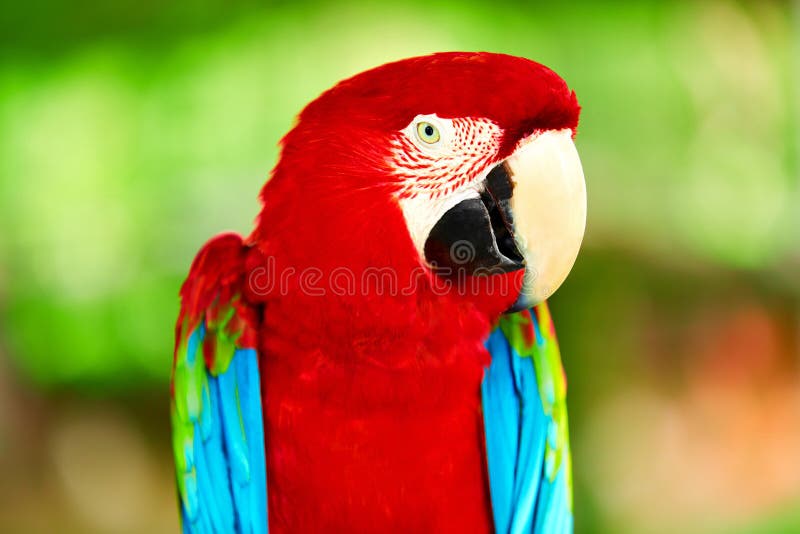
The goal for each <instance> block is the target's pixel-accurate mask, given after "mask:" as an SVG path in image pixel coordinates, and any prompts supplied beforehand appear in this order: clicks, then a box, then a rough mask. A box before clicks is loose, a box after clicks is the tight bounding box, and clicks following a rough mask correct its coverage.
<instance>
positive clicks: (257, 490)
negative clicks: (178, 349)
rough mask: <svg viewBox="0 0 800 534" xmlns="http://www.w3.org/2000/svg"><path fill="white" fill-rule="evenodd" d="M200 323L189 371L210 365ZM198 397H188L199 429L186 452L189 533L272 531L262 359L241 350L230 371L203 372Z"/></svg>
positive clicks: (259, 533) (185, 525)
mask: <svg viewBox="0 0 800 534" xmlns="http://www.w3.org/2000/svg"><path fill="white" fill-rule="evenodd" d="M205 335H206V330H205V327H204V326H203V324H202V323H201V325H200V326H198V327H197V329H196V330H195V331H194V332H192V335H191V336H190V337H189V340H188V343H187V353H188V354H187V358H186V364H187V367H188V368H189V369H192V368H193V367H194V366H195V365H203V366H204V365H205V363H204V361H203V358H202V357H199V356H198V355H197V354H198V352H199V350H198V349H199V347H200V344H201V343H202V341H203V338H204V336H205ZM204 372H205V376H204V377H203V378H204V380H205V383H204V384H203V387H202V388H201V394H200V396H199V398H194V399H187V406H188V407H189V409H188V411H189V417H190V419H191V420H192V422H193V425H194V432H193V434H192V439H191V446H189V447H187V448H186V450H185V456H186V465H187V470H189V471H190V472H188V473H186V475H185V488H186V489H185V493H186V495H185V496H184V499H183V501H184V502H183V506H182V507H181V508H182V511H181V516H182V524H183V532H184V533H209V534H212V533H215V532H237V533H252V534H266V533H267V530H268V529H267V515H266V507H267V506H266V503H267V490H266V467H265V463H266V462H265V451H264V428H263V420H262V411H261V382H260V376H259V370H258V355H257V353H256V351H255V350H253V349H237V350H236V352H235V353H234V355H233V358H232V360H231V363H230V365H229V366H228V369H227V370H225V371H224V372H222V373H220V374H219V375H218V376H213V375H212V374H211V373H210V372H208V371H207V370H204Z"/></svg>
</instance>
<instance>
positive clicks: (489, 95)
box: [171, 52, 586, 534]
mask: <svg viewBox="0 0 800 534" xmlns="http://www.w3.org/2000/svg"><path fill="white" fill-rule="evenodd" d="M579 110H580V108H579V106H578V103H577V99H576V96H575V93H574V92H573V91H572V90H570V89H569V88H568V87H567V84H566V83H565V82H564V81H563V80H562V79H561V78H560V77H559V76H558V75H556V74H555V73H554V72H553V71H552V70H550V69H548V68H546V67H544V66H543V65H541V64H538V63H535V62H533V61H530V60H528V59H523V58H519V57H513V56H508V55H502V54H494V53H463V52H453V53H437V54H433V55H428V56H422V57H416V58H411V59H405V60H401V61H397V62H394V63H389V64H386V65H382V66H380V67H377V68H374V69H372V70H369V71H366V72H363V73H361V74H358V75H356V76H353V77H351V78H349V79H347V80H344V81H342V82H340V83H338V84H337V85H335V86H334V87H333V88H331V89H329V90H328V91H326V92H324V93H323V94H322V95H321V96H319V97H318V98H317V99H316V100H314V101H313V102H311V103H310V104H308V106H307V107H306V108H305V109H304V110H303V111H302V112H301V113H300V115H299V117H298V119H297V121H296V123H295V125H294V126H293V128H292V129H291V130H290V131H289V133H288V134H286V136H285V137H284V138H283V139H282V140H281V153H280V157H279V161H278V163H277V165H276V166H275V168H274V169H273V171H272V173H271V178H270V179H269V180H268V181H267V183H266V185H264V187H263V189H262V191H261V195H260V200H261V203H262V210H261V212H260V214H259V215H258V218H257V219H256V223H255V228H254V230H253V231H252V233H251V234H250V235H249V237H246V238H243V237H241V236H239V235H237V234H232V233H228V234H222V235H219V236H217V237H215V238H213V239H211V241H209V242H208V243H207V244H206V245H205V246H204V247H203V248H202V249H201V250H200V252H199V253H198V255H197V257H196V258H195V260H194V262H193V264H192V266H191V269H190V273H189V276H188V278H187V279H186V281H185V283H184V284H183V286H182V288H181V290H180V297H181V309H180V315H179V318H178V321H177V325H176V342H175V351H174V362H173V369H172V383H171V421H172V428H173V450H174V457H175V464H176V472H177V486H178V494H179V501H180V514H181V520H182V525H183V531H184V532H208V533H210V532H247V533H266V532H270V533H272V534H276V533H281V532H460V533H466V532H492V531H494V532H498V533H501V532H502V533H518V532H537V533H562V532H571V531H572V526H573V516H572V491H571V484H572V482H571V480H572V478H571V477H572V475H571V464H570V450H569V440H568V431H567V409H566V400H565V388H566V386H565V378H564V374H563V369H562V364H561V358H560V355H559V349H558V345H557V342H556V337H555V332H554V329H553V322H552V319H551V316H550V312H549V311H548V307H547V304H546V299H547V298H548V297H549V296H550V295H551V294H552V293H553V292H554V291H555V290H556V289H557V288H558V287H559V285H560V284H561V283H562V282H563V280H564V279H565V277H566V276H567V274H568V272H569V271H570V269H571V268H572V265H573V263H574V261H575V259H576V256H577V253H578V249H579V248H580V243H581V240H582V238H583V233H584V228H585V222H586V190H585V182H584V177H583V171H582V168H581V164H580V160H579V158H578V154H577V151H576V149H575V145H574V142H573V138H574V136H575V132H576V127H577V123H578V115H579Z"/></svg>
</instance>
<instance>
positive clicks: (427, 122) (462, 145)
mask: <svg viewBox="0 0 800 534" xmlns="http://www.w3.org/2000/svg"><path fill="white" fill-rule="evenodd" d="M426 131H428V132H431V134H434V135H431V136H430V137H429V136H428V134H427V133H426ZM502 133H503V132H502V129H501V128H500V127H499V126H498V125H497V124H495V123H494V122H493V121H491V120H489V119H485V118H455V119H444V118H440V117H437V116H436V115H418V116H416V117H415V118H414V119H413V120H412V121H411V122H410V123H409V124H408V126H406V128H404V129H403V130H402V131H400V132H398V134H396V135H395V136H394V137H393V138H392V140H391V146H392V150H391V156H390V157H391V161H390V162H389V165H390V167H391V168H392V173H393V174H394V175H395V176H396V177H397V179H398V180H399V190H398V196H399V198H413V197H417V196H425V197H428V198H431V199H435V198H439V197H441V196H443V195H449V194H451V193H453V192H454V191H456V190H458V189H460V188H462V187H465V186H467V185H468V184H471V183H473V182H475V181H477V180H478V179H479V178H480V177H481V175H482V174H484V171H485V170H486V169H488V168H490V166H491V165H492V164H494V163H496V162H497V161H498V151H499V149H500V146H501V142H502Z"/></svg>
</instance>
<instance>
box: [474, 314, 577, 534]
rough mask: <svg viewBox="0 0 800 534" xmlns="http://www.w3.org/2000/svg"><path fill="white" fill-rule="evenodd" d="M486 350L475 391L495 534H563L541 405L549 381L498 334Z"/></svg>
mask: <svg viewBox="0 0 800 534" xmlns="http://www.w3.org/2000/svg"><path fill="white" fill-rule="evenodd" d="M532 317H533V318H534V319H533V326H534V332H535V338H536V340H535V341H536V343H537V344H540V345H541V344H542V343H544V342H546V340H545V338H544V337H543V336H542V335H541V332H540V329H539V325H538V322H537V321H536V319H535V317H536V316H535V315H532ZM486 348H487V350H489V352H490V353H491V355H492V363H491V365H490V367H489V369H487V371H486V374H485V376H484V380H483V383H482V385H481V391H482V403H483V417H484V431H485V437H486V454H487V463H488V469H489V485H490V494H491V499H492V513H493V516H494V524H495V531H496V532H497V533H498V534H502V533H513V534H517V533H530V532H533V533H543V534H561V533H565V534H569V533H571V532H572V521H573V519H572V511H571V498H570V495H569V492H570V489H569V485H568V483H567V475H566V473H565V468H564V467H563V465H562V466H560V469H559V471H558V472H557V473H555V476H551V475H553V474H554V473H553V470H554V467H555V466H554V459H553V456H554V455H553V454H549V453H548V447H547V444H548V441H549V446H550V448H551V449H552V448H553V447H555V443H554V442H555V441H556V440H557V436H556V428H555V423H554V422H553V419H552V417H551V416H550V415H547V414H546V413H545V410H544V406H543V402H542V395H543V394H544V395H545V396H546V397H549V396H550V395H554V392H553V386H552V383H553V377H550V376H538V375H537V367H536V365H535V364H534V360H533V357H531V356H525V357H523V356H520V354H518V353H517V351H516V350H515V349H514V347H512V346H511V344H510V343H509V340H508V339H507V338H506V335H505V334H504V333H503V331H502V330H501V329H500V328H497V329H496V330H494V331H493V332H492V334H491V336H490V337H489V339H488V340H487V342H486ZM540 386H541V387H540ZM542 392H543V393H542ZM568 453H569V451H568V450H567V451H566V453H565V454H568ZM548 462H549V466H548ZM548 467H549V468H548Z"/></svg>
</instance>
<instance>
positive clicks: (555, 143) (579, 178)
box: [504, 130, 586, 311]
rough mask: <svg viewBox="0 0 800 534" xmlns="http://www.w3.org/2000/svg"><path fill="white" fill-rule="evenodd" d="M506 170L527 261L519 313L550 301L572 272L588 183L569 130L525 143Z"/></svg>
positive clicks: (520, 244) (517, 306) (582, 228)
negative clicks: (512, 188)
mask: <svg viewBox="0 0 800 534" xmlns="http://www.w3.org/2000/svg"><path fill="white" fill-rule="evenodd" d="M504 167H505V169H506V170H507V172H508V174H509V177H510V179H511V181H512V183H513V184H514V190H513V194H512V196H511V211H512V213H513V214H514V240H515V242H516V243H517V246H518V248H519V249H520V251H521V252H522V254H523V255H524V257H525V263H526V270H525V282H524V286H523V289H522V292H521V294H520V296H519V298H518V299H517V302H516V303H515V304H514V306H513V307H512V309H511V310H510V311H516V310H520V309H524V308H528V307H530V306H533V305H536V304H538V303H540V302H542V301H544V300H546V299H548V298H549V297H550V295H552V294H553V293H554V292H555V291H556V289H558V288H559V287H560V286H561V284H562V283H563V282H564V280H565V279H566V277H567V275H568V274H569V272H570V270H571V269H572V266H573V265H574V263H575V259H576V258H577V256H578V250H579V249H580V246H581V241H582V240H583V234H584V231H585V229H586V182H585V180H584V177H583V168H582V167H581V161H580V158H579V157H578V151H577V150H576V149H575V144H574V143H573V141H572V132H571V131H570V130H558V131H548V132H543V133H541V134H539V135H537V136H534V137H533V138H532V139H531V140H529V141H527V142H525V141H523V143H522V144H521V145H520V146H519V147H518V148H517V150H516V151H515V152H514V153H513V154H512V155H511V156H510V157H509V158H508V159H507V160H506V161H505V164H504Z"/></svg>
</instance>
